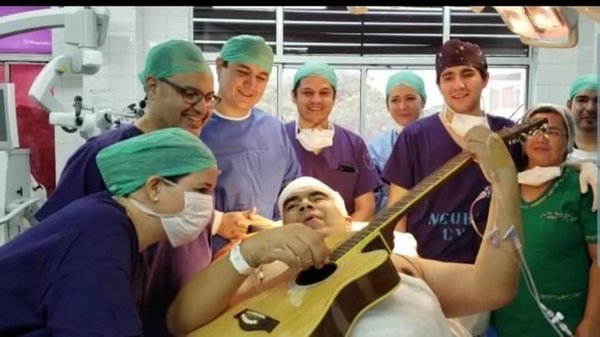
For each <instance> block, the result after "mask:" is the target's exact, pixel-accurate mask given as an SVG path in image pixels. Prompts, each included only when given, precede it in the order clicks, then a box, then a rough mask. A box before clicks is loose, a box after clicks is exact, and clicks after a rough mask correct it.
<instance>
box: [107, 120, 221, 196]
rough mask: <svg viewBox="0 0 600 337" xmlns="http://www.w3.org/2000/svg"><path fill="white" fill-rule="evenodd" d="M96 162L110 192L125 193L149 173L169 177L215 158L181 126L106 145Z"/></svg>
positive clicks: (198, 168)
mask: <svg viewBox="0 0 600 337" xmlns="http://www.w3.org/2000/svg"><path fill="white" fill-rule="evenodd" d="M96 163H97V164H98V168H99V169H100V174H101V175H102V178H103V179H104V183H105V184H106V186H107V187H108V190H109V191H110V193H112V194H113V195H116V196H127V195H129V194H130V193H132V192H135V191H136V190H138V189H139V188H140V187H142V186H143V185H144V183H145V182H146V180H147V179H148V178H149V177H150V176H153V175H157V176H161V177H171V176H178V175H184V174H189V173H193V172H199V171H202V170H204V169H207V168H210V167H215V166H216V165H217V161H216V160H215V157H214V156H213V154H212V152H211V151H210V150H209V148H208V147H207V146H206V145H205V144H204V143H203V142H202V141H201V140H200V139H198V137H196V136H194V135H192V134H191V133H190V132H189V131H186V130H184V129H182V128H167V129H161V130H157V131H152V132H149V133H145V134H142V135H139V136H136V137H133V138H129V139H127V140H124V141H121V142H118V143H115V144H113V145H111V146H108V147H106V148H104V149H102V151H100V152H99V153H98V155H97V156H96Z"/></svg>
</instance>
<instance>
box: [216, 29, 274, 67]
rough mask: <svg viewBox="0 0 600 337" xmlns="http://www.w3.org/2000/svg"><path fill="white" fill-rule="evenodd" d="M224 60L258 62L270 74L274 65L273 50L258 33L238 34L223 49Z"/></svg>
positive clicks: (222, 56)
mask: <svg viewBox="0 0 600 337" xmlns="http://www.w3.org/2000/svg"><path fill="white" fill-rule="evenodd" d="M221 58H222V59H223V61H227V62H234V63H250V64H256V65H257V66H259V67H260V68H261V69H262V70H263V71H265V72H267V73H268V74H270V73H271V69H272V67H273V50H272V49H271V47H269V46H268V45H267V43H266V42H265V39H263V38H262V37H260V36H257V35H237V36H234V37H232V38H230V39H229V40H227V42H225V44H224V45H223V48H222V49H221Z"/></svg>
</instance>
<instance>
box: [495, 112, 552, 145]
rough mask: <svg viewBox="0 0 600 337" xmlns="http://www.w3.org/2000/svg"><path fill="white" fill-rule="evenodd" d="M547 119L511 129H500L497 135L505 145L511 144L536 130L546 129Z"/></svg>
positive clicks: (529, 122) (522, 124) (518, 125)
mask: <svg viewBox="0 0 600 337" xmlns="http://www.w3.org/2000/svg"><path fill="white" fill-rule="evenodd" d="M547 124H548V119H546V118H541V119H536V120H534V121H527V122H524V123H521V124H517V125H515V126H513V127H512V128H507V129H502V130H500V131H499V132H498V135H500V137H502V139H503V140H504V142H506V143H507V144H509V145H510V144H513V143H516V142H519V141H521V140H522V139H523V138H524V137H526V136H527V135H529V134H531V133H532V132H534V131H536V130H544V129H545V128H546V127H547Z"/></svg>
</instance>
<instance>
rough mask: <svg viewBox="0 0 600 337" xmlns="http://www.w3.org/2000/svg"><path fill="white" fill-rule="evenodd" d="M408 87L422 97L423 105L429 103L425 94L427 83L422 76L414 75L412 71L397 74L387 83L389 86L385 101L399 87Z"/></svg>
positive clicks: (386, 89)
mask: <svg viewBox="0 0 600 337" xmlns="http://www.w3.org/2000/svg"><path fill="white" fill-rule="evenodd" d="M400 85H406V86H408V87H410V88H411V89H413V90H414V91H415V92H416V93H417V94H419V96H421V100H422V101H423V104H425V102H426V101H427V94H426V93H425V83H424V82H423V79H422V78H421V76H419V75H417V74H415V73H413V72H412V71H408V70H404V71H401V72H399V73H396V74H394V75H392V76H390V78H389V79H388V81H387V85H386V86H385V100H386V101H387V100H388V98H389V96H390V92H391V91H392V89H394V88H395V87H397V86H400Z"/></svg>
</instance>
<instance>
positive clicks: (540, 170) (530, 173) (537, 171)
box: [517, 166, 561, 186]
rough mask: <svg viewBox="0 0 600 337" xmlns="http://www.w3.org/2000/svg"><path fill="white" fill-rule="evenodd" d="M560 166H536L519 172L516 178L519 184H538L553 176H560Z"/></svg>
mask: <svg viewBox="0 0 600 337" xmlns="http://www.w3.org/2000/svg"><path fill="white" fill-rule="evenodd" d="M560 174H561V167H560V166H546V167H540V166H536V167H534V168H532V169H529V170H525V171H523V172H519V174H517V180H518V181H519V184H521V185H528V186H540V185H542V184H544V183H546V182H548V181H550V180H552V179H554V178H557V177H560Z"/></svg>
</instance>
